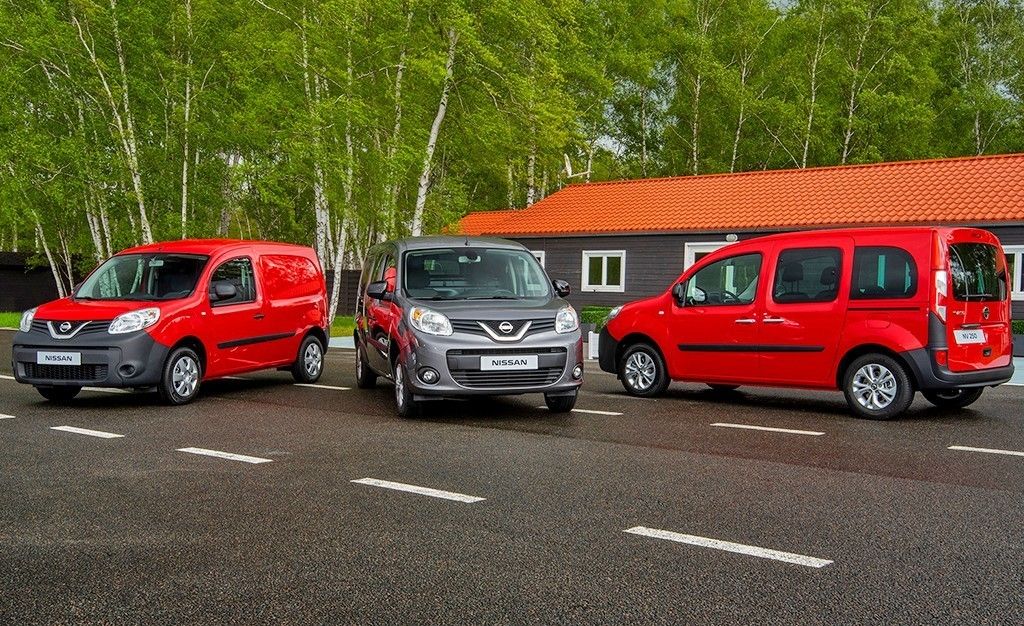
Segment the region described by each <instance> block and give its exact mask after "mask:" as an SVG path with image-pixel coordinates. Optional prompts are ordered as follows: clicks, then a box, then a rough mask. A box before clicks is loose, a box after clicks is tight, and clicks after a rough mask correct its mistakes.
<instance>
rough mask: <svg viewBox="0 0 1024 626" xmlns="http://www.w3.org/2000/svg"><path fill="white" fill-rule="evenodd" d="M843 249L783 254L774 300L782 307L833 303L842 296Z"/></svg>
mask: <svg viewBox="0 0 1024 626" xmlns="http://www.w3.org/2000/svg"><path fill="white" fill-rule="evenodd" d="M841 261H842V252H841V251H840V250H839V248H801V249H793V250H783V251H782V253H781V254H779V262H778V265H777V267H776V268H775V283H774V284H773V286H772V299H773V300H774V301H775V302H777V303H779V304H796V303H799V302H832V301H833V300H835V299H836V296H838V295H839V268H840V266H841Z"/></svg>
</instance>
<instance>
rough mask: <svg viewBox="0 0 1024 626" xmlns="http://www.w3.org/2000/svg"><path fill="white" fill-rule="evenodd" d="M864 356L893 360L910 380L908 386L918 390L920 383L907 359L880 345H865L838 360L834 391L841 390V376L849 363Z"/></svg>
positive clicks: (857, 347)
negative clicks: (879, 356)
mask: <svg viewBox="0 0 1024 626" xmlns="http://www.w3.org/2000/svg"><path fill="white" fill-rule="evenodd" d="M866 354H884V355H885V356H887V357H890V358H892V359H894V360H895V361H896V362H897V363H899V364H900V366H901V367H903V371H904V372H906V373H907V378H908V379H909V380H910V384H911V385H912V386H913V388H914V390H915V391H917V390H918V389H919V388H920V386H921V383H920V381H918V380H917V371H916V370H915V368H914V366H913V364H912V363H910V362H909V361H907V358H906V357H905V356H904V355H903V354H900V353H899V352H897V351H895V350H892V349H890V348H887V347H885V346H883V345H881V344H877V343H865V344H861V345H859V346H856V347H853V348H850V349H849V350H847V351H846V354H844V355H843V358H842V359H840V360H839V366H838V367H837V368H836V375H835V381H836V389H842V388H843V376H844V375H845V374H846V369H847V368H848V367H850V363H853V362H854V361H855V360H857V359H859V358H860V357H862V356H864V355H866Z"/></svg>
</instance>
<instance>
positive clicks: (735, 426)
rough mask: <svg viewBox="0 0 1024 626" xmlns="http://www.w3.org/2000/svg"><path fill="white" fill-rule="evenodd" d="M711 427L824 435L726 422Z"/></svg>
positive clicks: (814, 432) (806, 431)
mask: <svg viewBox="0 0 1024 626" xmlns="http://www.w3.org/2000/svg"><path fill="white" fill-rule="evenodd" d="M712 426H720V427H722V428H745V429H748V430H765V431H768V432H772V433H789V434H790V435H812V436H815V437H819V436H821V435H824V434H825V433H822V432H818V431H816V430H795V429H793V428H772V427H771V426H754V425H752V424H729V423H727V422H715V423H714V424H712Z"/></svg>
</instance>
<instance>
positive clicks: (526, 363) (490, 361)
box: [480, 354, 537, 372]
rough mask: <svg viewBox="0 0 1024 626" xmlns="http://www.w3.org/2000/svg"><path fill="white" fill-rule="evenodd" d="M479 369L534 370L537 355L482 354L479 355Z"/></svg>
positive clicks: (490, 370)
mask: <svg viewBox="0 0 1024 626" xmlns="http://www.w3.org/2000/svg"><path fill="white" fill-rule="evenodd" d="M480 369H481V370H483V371H485V372H488V371H489V372H493V371H496V370H498V371H500V370H535V369H537V355H536V354H516V355H514V356H482V357H480Z"/></svg>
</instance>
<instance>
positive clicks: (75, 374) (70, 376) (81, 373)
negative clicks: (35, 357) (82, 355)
mask: <svg viewBox="0 0 1024 626" xmlns="http://www.w3.org/2000/svg"><path fill="white" fill-rule="evenodd" d="M23 365H24V366H25V377H26V378H30V379H34V380H68V381H81V382H95V381H99V380H105V379H106V378H107V366H106V365H39V364H37V363H24V364H23Z"/></svg>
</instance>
